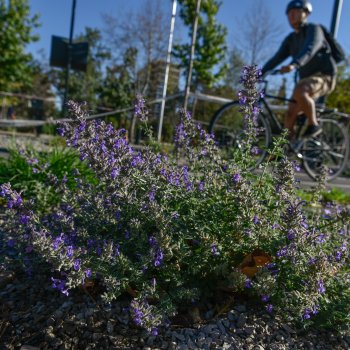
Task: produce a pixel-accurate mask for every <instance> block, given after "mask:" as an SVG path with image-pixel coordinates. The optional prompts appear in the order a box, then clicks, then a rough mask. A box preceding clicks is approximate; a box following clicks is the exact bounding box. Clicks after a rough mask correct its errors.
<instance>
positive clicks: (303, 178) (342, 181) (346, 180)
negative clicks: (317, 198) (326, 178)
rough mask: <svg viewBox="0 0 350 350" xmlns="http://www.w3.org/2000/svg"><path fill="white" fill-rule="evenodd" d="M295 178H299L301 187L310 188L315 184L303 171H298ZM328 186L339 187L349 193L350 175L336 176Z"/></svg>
mask: <svg viewBox="0 0 350 350" xmlns="http://www.w3.org/2000/svg"><path fill="white" fill-rule="evenodd" d="M296 178H297V180H300V185H301V187H302V188H305V189H306V188H310V187H311V186H314V185H315V182H314V181H312V180H311V179H310V177H309V176H308V175H307V174H306V173H304V172H300V173H298V174H297V175H296ZM327 187H328V188H332V187H335V188H339V189H341V190H343V191H345V192H348V193H350V177H338V178H336V179H334V180H333V181H331V182H329V183H328V186H327Z"/></svg>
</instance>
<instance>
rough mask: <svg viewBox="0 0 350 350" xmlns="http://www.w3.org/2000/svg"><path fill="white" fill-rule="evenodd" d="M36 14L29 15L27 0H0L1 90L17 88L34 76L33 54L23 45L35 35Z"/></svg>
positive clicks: (28, 83) (29, 81) (32, 39)
mask: <svg viewBox="0 0 350 350" xmlns="http://www.w3.org/2000/svg"><path fill="white" fill-rule="evenodd" d="M38 26H39V24H38V16H37V15H35V16H33V17H31V16H30V9H29V5H28V1H27V0H7V1H6V0H0V52H1V55H0V91H7V92H14V91H20V90H21V89H22V87H24V86H28V85H30V83H31V80H32V77H33V71H32V69H31V66H30V65H29V63H30V61H31V59H32V56H31V55H30V54H28V53H26V52H25V46H26V45H27V44H29V43H31V42H33V41H36V40H38V37H37V36H35V35H33V34H32V31H33V29H34V28H36V27H38Z"/></svg>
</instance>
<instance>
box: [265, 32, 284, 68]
mask: <svg viewBox="0 0 350 350" xmlns="http://www.w3.org/2000/svg"><path fill="white" fill-rule="evenodd" d="M288 38H289V37H287V38H286V39H285V40H284V41H283V43H282V45H281V46H280V48H279V49H278V51H277V52H276V53H275V55H274V56H273V57H272V58H270V59H269V60H268V61H267V62H266V63H265V65H264V66H263V68H262V73H263V75H264V74H265V73H266V72H268V71H270V70H272V69H274V68H275V67H277V66H278V65H279V64H280V63H282V62H283V61H284V60H285V59H286V58H288V57H289V56H290V50H289V44H288Z"/></svg>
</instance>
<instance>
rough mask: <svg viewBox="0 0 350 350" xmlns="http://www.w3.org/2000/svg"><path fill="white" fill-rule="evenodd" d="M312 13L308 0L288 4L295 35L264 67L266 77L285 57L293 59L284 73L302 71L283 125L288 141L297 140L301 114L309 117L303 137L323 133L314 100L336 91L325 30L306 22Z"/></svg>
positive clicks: (288, 14) (333, 69) (289, 38)
mask: <svg viewBox="0 0 350 350" xmlns="http://www.w3.org/2000/svg"><path fill="white" fill-rule="evenodd" d="M311 12H312V5H311V3H310V2H309V1H304V0H293V1H290V2H289V3H288V5H287V8H286V14H287V17H288V21H289V24H290V26H291V27H292V28H293V29H294V32H292V33H291V34H289V35H288V36H287V37H286V38H285V39H284V41H283V42H282V44H281V46H280V48H279V50H278V51H277V52H276V54H275V55H274V56H273V57H272V58H271V59H270V60H269V61H268V62H267V63H266V64H265V65H264V66H263V68H262V72H263V74H265V73H266V72H267V71H269V70H272V69H273V68H275V67H276V66H277V65H279V64H280V63H282V62H283V61H284V60H285V59H286V58H288V57H292V60H291V62H290V63H289V64H287V65H285V66H282V67H281V72H282V73H288V72H291V71H294V70H298V71H299V77H300V80H299V81H298V82H297V84H296V86H295V88H294V91H293V94H292V99H293V100H295V101H296V103H289V105H288V111H287V115H286V118H285V121H284V126H285V128H286V129H288V131H289V139H293V137H294V125H295V122H296V119H297V117H298V115H299V114H301V113H302V112H303V113H304V114H305V115H306V117H307V118H308V127H307V129H306V131H305V133H304V136H305V137H314V136H317V135H319V134H320V133H322V128H321V126H320V125H319V124H318V122H317V119H316V110H315V100H316V99H317V98H319V97H320V96H324V95H327V94H329V93H330V92H332V91H333V89H334V88H335V77H336V72H337V68H336V63H335V61H334V59H333V58H332V56H331V50H330V47H329V45H328V43H327V41H326V39H325V37H324V34H323V30H322V28H321V27H320V26H319V25H317V24H313V23H308V22H307V19H308V16H309V15H310V14H311Z"/></svg>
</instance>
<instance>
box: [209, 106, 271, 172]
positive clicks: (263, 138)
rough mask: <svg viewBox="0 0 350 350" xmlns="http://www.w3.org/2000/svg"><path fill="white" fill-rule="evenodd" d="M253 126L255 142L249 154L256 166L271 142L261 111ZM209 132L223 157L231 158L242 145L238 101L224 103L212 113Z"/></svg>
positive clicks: (268, 129) (242, 136) (241, 125)
mask: <svg viewBox="0 0 350 350" xmlns="http://www.w3.org/2000/svg"><path fill="white" fill-rule="evenodd" d="M255 126H256V142H254V144H252V146H251V155H252V157H253V160H254V162H255V165H256V166H258V165H259V164H260V163H261V162H262V161H263V160H264V159H265V157H266V156H267V148H268V147H269V146H270V144H271V128H270V124H269V122H268V120H267V119H266V118H265V116H264V115H262V113H260V114H259V115H258V116H257V118H256V122H255ZM209 132H210V133H212V134H214V137H215V140H216V142H217V145H218V146H219V148H220V150H221V156H222V158H223V159H227V160H229V159H231V158H232V157H233V153H234V152H235V151H236V150H237V149H239V148H242V147H243V140H244V135H245V131H244V117H243V115H242V113H241V112H240V104H239V102H238V101H234V102H231V103H228V104H226V105H224V106H223V107H221V108H220V109H219V110H218V111H217V112H216V113H215V114H214V116H213V118H212V120H211V122H210V125H209Z"/></svg>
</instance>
